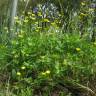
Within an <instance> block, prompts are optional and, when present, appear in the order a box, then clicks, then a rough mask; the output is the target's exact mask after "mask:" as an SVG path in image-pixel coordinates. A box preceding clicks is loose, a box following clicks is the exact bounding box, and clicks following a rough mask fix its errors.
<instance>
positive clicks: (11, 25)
mask: <svg viewBox="0 0 96 96" xmlns="http://www.w3.org/2000/svg"><path fill="white" fill-rule="evenodd" d="M17 3H18V0H12V7H11V16H10V24H9V30H10V29H12V28H13V26H14V17H15V16H16V9H17ZM13 36H14V34H13V33H12V32H11V30H10V37H11V38H12V37H13Z"/></svg>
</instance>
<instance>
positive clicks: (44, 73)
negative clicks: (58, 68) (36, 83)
mask: <svg viewBox="0 0 96 96" xmlns="http://www.w3.org/2000/svg"><path fill="white" fill-rule="evenodd" d="M41 74H42V75H47V74H50V70H47V71H45V72H42V73H41Z"/></svg>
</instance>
